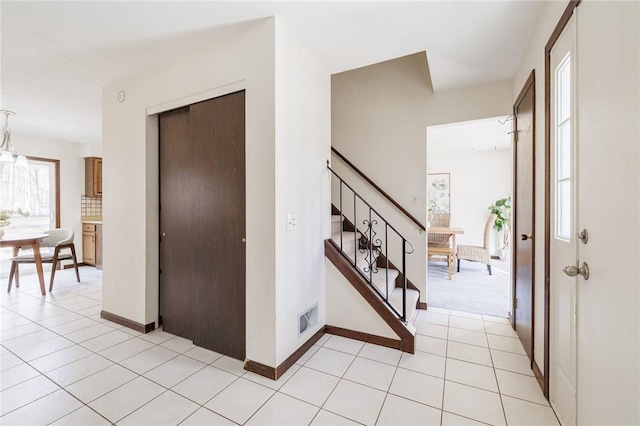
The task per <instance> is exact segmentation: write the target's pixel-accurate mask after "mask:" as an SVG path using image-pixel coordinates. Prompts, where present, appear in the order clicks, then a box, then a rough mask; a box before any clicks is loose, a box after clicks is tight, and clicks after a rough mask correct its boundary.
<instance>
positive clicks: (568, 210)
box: [554, 53, 573, 240]
mask: <svg viewBox="0 0 640 426" xmlns="http://www.w3.org/2000/svg"><path fill="white" fill-rule="evenodd" d="M554 77H555V85H554V87H555V93H554V99H555V117H554V118H555V123H554V124H555V125H554V133H555V155H554V158H555V195H556V200H555V201H556V203H555V206H556V212H555V220H556V224H555V225H556V226H555V229H556V238H559V239H563V240H570V239H571V229H572V228H571V227H572V223H571V217H572V193H571V187H572V179H573V165H572V151H573V149H572V146H573V143H572V136H573V135H572V103H571V53H567V55H566V56H565V57H564V59H563V60H562V61H561V62H560V64H559V65H558V67H557V68H556V70H555V76H554Z"/></svg>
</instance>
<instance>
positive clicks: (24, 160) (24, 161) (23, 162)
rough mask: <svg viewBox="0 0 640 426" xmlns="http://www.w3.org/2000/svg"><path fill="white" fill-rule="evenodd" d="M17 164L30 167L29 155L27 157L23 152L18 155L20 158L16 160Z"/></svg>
mask: <svg viewBox="0 0 640 426" xmlns="http://www.w3.org/2000/svg"><path fill="white" fill-rule="evenodd" d="M16 166H20V167H28V166H29V163H27V157H25V156H24V155H22V154H20V155H18V159H17V160H16Z"/></svg>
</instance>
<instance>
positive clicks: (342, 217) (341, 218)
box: [338, 178, 344, 251]
mask: <svg viewBox="0 0 640 426" xmlns="http://www.w3.org/2000/svg"><path fill="white" fill-rule="evenodd" d="M338 180H339V181H340V203H339V204H340V251H344V248H343V243H342V233H343V232H344V214H342V184H343V183H344V182H342V179H340V178H338Z"/></svg>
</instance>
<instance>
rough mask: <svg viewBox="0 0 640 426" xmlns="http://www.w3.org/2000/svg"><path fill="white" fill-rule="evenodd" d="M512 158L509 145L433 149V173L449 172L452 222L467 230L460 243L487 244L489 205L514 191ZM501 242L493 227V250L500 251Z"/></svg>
mask: <svg viewBox="0 0 640 426" xmlns="http://www.w3.org/2000/svg"><path fill="white" fill-rule="evenodd" d="M452 143H455V142H452ZM427 150H428V151H429V148H427ZM512 162H513V158H512V153H511V150H509V149H498V150H492V151H474V152H461V153H458V154H449V153H438V152H434V153H431V152H429V165H430V166H431V170H429V173H430V174H432V173H449V178H450V185H451V226H452V227H460V228H464V234H462V235H458V236H457V237H456V243H457V244H470V245H479V246H482V245H483V237H484V226H485V223H486V221H487V217H488V216H489V209H488V207H489V206H490V205H491V204H492V203H493V202H495V201H496V200H499V199H500V198H505V197H507V196H508V195H511V187H512V184H513V178H512V176H513V173H512ZM501 242H502V241H501V240H500V239H499V236H498V233H497V231H496V230H495V229H494V230H492V244H493V245H492V250H493V251H492V254H498V252H497V251H498V249H499V248H500V246H499V245H498V244H500V243H501Z"/></svg>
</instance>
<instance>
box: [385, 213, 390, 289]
mask: <svg viewBox="0 0 640 426" xmlns="http://www.w3.org/2000/svg"><path fill="white" fill-rule="evenodd" d="M388 231H389V224H388V223H387V222H386V221H385V222H384V258H385V261H386V262H387V264H386V265H385V271H386V274H387V277H386V279H385V282H386V283H387V289H386V290H387V291H386V294H387V299H386V300H389V233H388Z"/></svg>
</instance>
